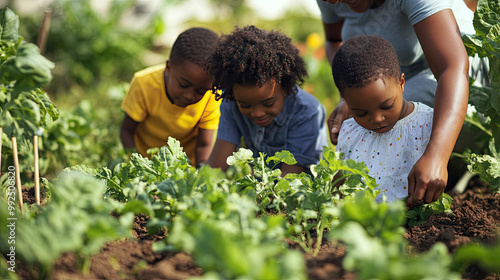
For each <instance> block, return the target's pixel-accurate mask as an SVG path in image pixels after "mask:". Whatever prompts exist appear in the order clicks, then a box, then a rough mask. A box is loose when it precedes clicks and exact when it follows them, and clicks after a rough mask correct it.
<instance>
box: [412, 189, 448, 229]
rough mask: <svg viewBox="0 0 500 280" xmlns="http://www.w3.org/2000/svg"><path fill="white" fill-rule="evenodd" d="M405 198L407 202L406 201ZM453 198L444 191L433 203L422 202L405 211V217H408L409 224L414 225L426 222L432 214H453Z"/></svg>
mask: <svg viewBox="0 0 500 280" xmlns="http://www.w3.org/2000/svg"><path fill="white" fill-rule="evenodd" d="M406 199H408V198H405V202H406ZM452 200H453V198H451V196H450V195H448V194H446V193H442V194H441V195H440V196H439V198H438V200H436V201H434V202H431V203H422V204H420V205H418V206H415V207H413V208H412V209H410V210H408V211H407V212H406V213H405V217H406V218H407V219H408V226H409V227H412V226H415V225H419V224H422V223H425V221H427V219H428V218H429V217H430V216H431V215H435V214H441V213H446V214H448V215H451V213H452V211H451V202H452Z"/></svg>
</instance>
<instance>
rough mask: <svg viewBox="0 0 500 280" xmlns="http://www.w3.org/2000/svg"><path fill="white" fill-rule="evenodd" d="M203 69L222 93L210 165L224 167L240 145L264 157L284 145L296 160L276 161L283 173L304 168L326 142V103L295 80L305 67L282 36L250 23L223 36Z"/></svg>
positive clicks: (314, 161) (316, 159)
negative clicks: (293, 161) (217, 128)
mask: <svg viewBox="0 0 500 280" xmlns="http://www.w3.org/2000/svg"><path fill="white" fill-rule="evenodd" d="M207 68H208V70H207V72H208V73H209V74H210V75H212V76H214V77H215V82H214V85H215V88H216V89H221V90H223V92H224V96H223V98H224V100H225V101H224V102H222V104H221V118H220V122H219V130H218V134H217V140H216V142H215V146H214V150H213V152H212V155H211V156H210V159H209V161H208V162H209V164H210V165H211V166H212V167H220V168H221V169H222V170H224V171H225V170H226V168H227V163H226V159H227V157H228V156H230V155H232V154H233V152H235V151H236V150H237V148H238V146H239V145H240V144H241V138H243V141H244V143H245V146H246V148H248V149H250V150H252V152H253V153H254V156H255V157H257V156H258V154H259V152H262V153H265V154H267V155H268V156H272V155H274V154H275V153H276V152H278V151H282V150H288V151H290V152H291V153H292V154H293V155H294V156H295V159H296V160H297V164H296V165H293V166H291V165H286V164H283V165H281V166H280V168H281V171H282V175H283V176H284V175H285V174H287V173H300V172H303V171H307V170H308V168H309V166H310V165H311V164H317V163H318V162H319V159H320V157H321V154H322V150H323V146H325V145H328V144H327V134H326V126H325V118H326V112H325V108H324V107H323V106H322V105H321V104H320V103H319V101H318V100H317V99H316V98H315V97H314V96H312V95H311V94H309V93H307V92H305V91H304V90H302V89H301V88H300V87H299V86H298V84H299V85H300V84H302V83H303V82H304V77H305V76H307V70H306V66H305V63H304V60H303V59H302V58H301V57H300V55H299V51H298V49H297V48H296V47H294V46H293V44H292V41H291V39H290V38H288V37H287V36H286V35H284V34H282V33H280V32H278V31H266V30H261V29H259V28H257V27H255V26H246V27H243V28H238V27H237V28H236V29H235V30H234V31H233V32H232V33H230V34H229V35H222V36H221V37H220V39H219V43H218V45H217V47H216V50H215V51H214V53H213V55H212V56H211V57H210V58H209V59H208V62H207Z"/></svg>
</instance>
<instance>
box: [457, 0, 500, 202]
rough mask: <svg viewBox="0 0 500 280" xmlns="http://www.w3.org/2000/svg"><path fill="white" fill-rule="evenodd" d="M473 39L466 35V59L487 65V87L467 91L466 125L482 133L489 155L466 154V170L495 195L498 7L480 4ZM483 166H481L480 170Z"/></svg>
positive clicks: (483, 0) (499, 137)
mask: <svg viewBox="0 0 500 280" xmlns="http://www.w3.org/2000/svg"><path fill="white" fill-rule="evenodd" d="M474 28H475V30H476V34H475V35H466V36H464V37H463V38H462V39H463V41H464V44H465V47H466V49H467V53H468V54H469V56H474V55H476V54H477V55H478V56H479V57H482V58H487V59H488V62H489V79H490V80H489V84H490V87H478V86H474V85H473V84H471V85H470V88H469V103H470V104H472V105H474V107H475V109H476V112H474V113H473V114H471V115H470V116H468V117H467V118H466V121H467V122H469V123H471V124H472V125H473V126H475V127H477V128H479V129H480V130H482V131H483V132H484V135H486V137H487V141H488V142H489V143H488V144H487V145H486V146H487V147H488V148H489V153H490V154H489V155H477V154H474V153H468V154H466V161H467V162H468V163H469V170H470V171H471V172H473V173H475V174H479V175H480V176H481V178H482V179H484V180H487V182H488V183H490V186H491V187H492V188H493V190H494V191H497V192H498V190H499V185H498V178H499V177H500V174H499V173H498V171H496V170H495V168H494V166H496V165H498V160H499V158H500V153H499V152H500V125H499V124H500V3H498V1H494V0H480V1H479V2H478V5H477V10H476V12H475V13H474ZM480 165H484V166H480Z"/></svg>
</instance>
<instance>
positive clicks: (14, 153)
mask: <svg viewBox="0 0 500 280" xmlns="http://www.w3.org/2000/svg"><path fill="white" fill-rule="evenodd" d="M12 156H13V157H14V167H15V168H16V186H17V195H18V201H19V209H21V214H23V191H22V189H21V172H20V171H19V158H18V156H17V140H16V137H12Z"/></svg>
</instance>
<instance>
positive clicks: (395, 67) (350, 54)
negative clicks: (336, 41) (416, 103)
mask: <svg viewBox="0 0 500 280" xmlns="http://www.w3.org/2000/svg"><path fill="white" fill-rule="evenodd" d="M332 74H333V80H334V81H335V85H336V86H337V88H338V89H339V91H340V94H341V95H342V91H343V89H344V88H353V87H355V88H359V87H364V86H366V85H368V84H369V83H371V82H373V81H376V80H378V79H383V80H385V78H389V79H391V78H394V79H396V80H399V78H400V75H401V69H400V67H399V61H398V56H397V54H396V51H395V50H394V47H393V46H392V45H391V43H389V41H387V40H386V39H384V38H382V37H380V36H377V35H358V36H354V37H352V38H350V39H348V40H346V41H345V42H344V43H343V44H342V46H340V48H339V50H338V51H337V53H336V54H335V57H334V58H333V61H332Z"/></svg>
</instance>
